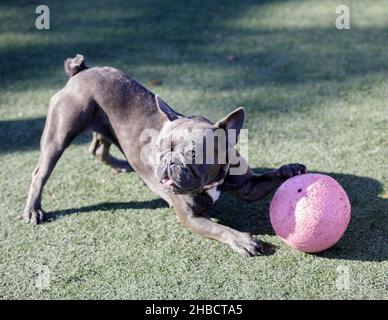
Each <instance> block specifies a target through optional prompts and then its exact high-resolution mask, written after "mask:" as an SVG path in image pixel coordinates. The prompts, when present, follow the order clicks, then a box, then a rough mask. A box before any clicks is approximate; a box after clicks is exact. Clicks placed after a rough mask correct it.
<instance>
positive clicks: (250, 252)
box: [229, 233, 264, 257]
mask: <svg viewBox="0 0 388 320" xmlns="http://www.w3.org/2000/svg"><path fill="white" fill-rule="evenodd" d="M229 245H230V247H231V248H232V249H233V250H234V251H236V252H238V253H239V254H241V255H243V256H246V257H253V256H259V255H262V254H263V253H264V250H263V246H262V244H261V242H260V241H259V240H257V239H255V238H253V237H252V236H251V235H250V234H249V233H240V234H239V235H237V236H236V237H235V238H234V239H232V241H231V242H230V243H229Z"/></svg>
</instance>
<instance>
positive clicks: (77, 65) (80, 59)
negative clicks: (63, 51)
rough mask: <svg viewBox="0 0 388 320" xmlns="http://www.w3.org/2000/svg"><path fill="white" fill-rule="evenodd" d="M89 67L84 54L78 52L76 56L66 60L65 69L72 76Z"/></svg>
mask: <svg viewBox="0 0 388 320" xmlns="http://www.w3.org/2000/svg"><path fill="white" fill-rule="evenodd" d="M85 69H87V66H86V64H85V58H84V56H83V55H82V54H77V55H76V56H75V57H74V58H67V59H66V60H65V71H66V73H67V74H68V75H69V77H72V76H74V75H76V74H77V73H78V72H80V71H82V70H85Z"/></svg>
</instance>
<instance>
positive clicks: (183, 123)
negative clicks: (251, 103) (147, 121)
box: [155, 96, 245, 194]
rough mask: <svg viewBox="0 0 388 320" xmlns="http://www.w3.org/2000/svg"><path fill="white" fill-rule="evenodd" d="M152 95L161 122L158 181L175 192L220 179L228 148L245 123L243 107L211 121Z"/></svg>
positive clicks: (208, 185) (206, 186) (195, 189)
mask: <svg viewBox="0 0 388 320" xmlns="http://www.w3.org/2000/svg"><path fill="white" fill-rule="evenodd" d="M155 99H156V103H157V106H158V109H159V112H160V115H161V117H162V120H163V122H164V125H163V128H162V130H161V132H160V134H159V136H158V138H157V140H156V156H157V166H156V169H155V175H156V178H157V179H158V181H159V182H160V183H161V184H163V185H164V187H165V188H166V189H167V190H168V191H169V192H173V193H177V194H187V193H197V192H201V191H203V190H207V189H210V188H211V187H213V186H214V185H216V184H218V183H220V182H221V181H222V180H223V179H224V177H225V176H226V174H227V171H228V168H229V165H228V154H229V150H230V148H234V146H235V144H236V142H237V137H238V135H239V133H240V129H241V128H242V126H243V124H244V118H245V111H244V109H243V108H238V109H236V110H235V111H233V112H232V113H230V114H228V115H227V116H226V117H225V118H223V119H222V120H220V121H218V122H216V123H215V124H213V123H211V122H210V121H209V120H207V119H205V118H203V117H197V116H193V117H185V116H183V115H181V114H179V113H177V112H175V111H174V110H173V109H172V108H170V107H169V106H168V105H167V104H166V103H165V102H164V101H163V100H161V99H160V98H159V97H158V96H156V97H155Z"/></svg>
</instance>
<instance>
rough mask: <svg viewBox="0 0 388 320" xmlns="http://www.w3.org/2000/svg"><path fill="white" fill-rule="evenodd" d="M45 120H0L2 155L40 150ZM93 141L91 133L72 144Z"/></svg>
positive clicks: (0, 148)
mask: <svg viewBox="0 0 388 320" xmlns="http://www.w3.org/2000/svg"><path fill="white" fill-rule="evenodd" d="M45 120H46V119H45V118H43V117H40V118H30V119H15V120H0V154H2V153H11V152H20V151H29V150H39V142H40V137H41V136H42V133H43V128H44V123H45ZM90 141H91V133H89V132H85V133H82V134H80V135H79V136H78V137H77V138H76V139H75V140H74V141H73V142H72V143H75V144H82V143H88V142H90Z"/></svg>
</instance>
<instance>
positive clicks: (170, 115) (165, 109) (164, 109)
mask: <svg viewBox="0 0 388 320" xmlns="http://www.w3.org/2000/svg"><path fill="white" fill-rule="evenodd" d="M155 101H156V105H157V106H158V109H159V112H160V114H161V115H162V116H163V117H165V118H167V119H168V120H170V121H174V120H176V119H178V118H179V117H181V116H182V115H181V114H180V113H178V112H175V111H174V110H173V109H172V108H171V107H170V106H168V105H167V103H165V102H164V101H163V100H162V99H160V97H159V96H158V95H155Z"/></svg>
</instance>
